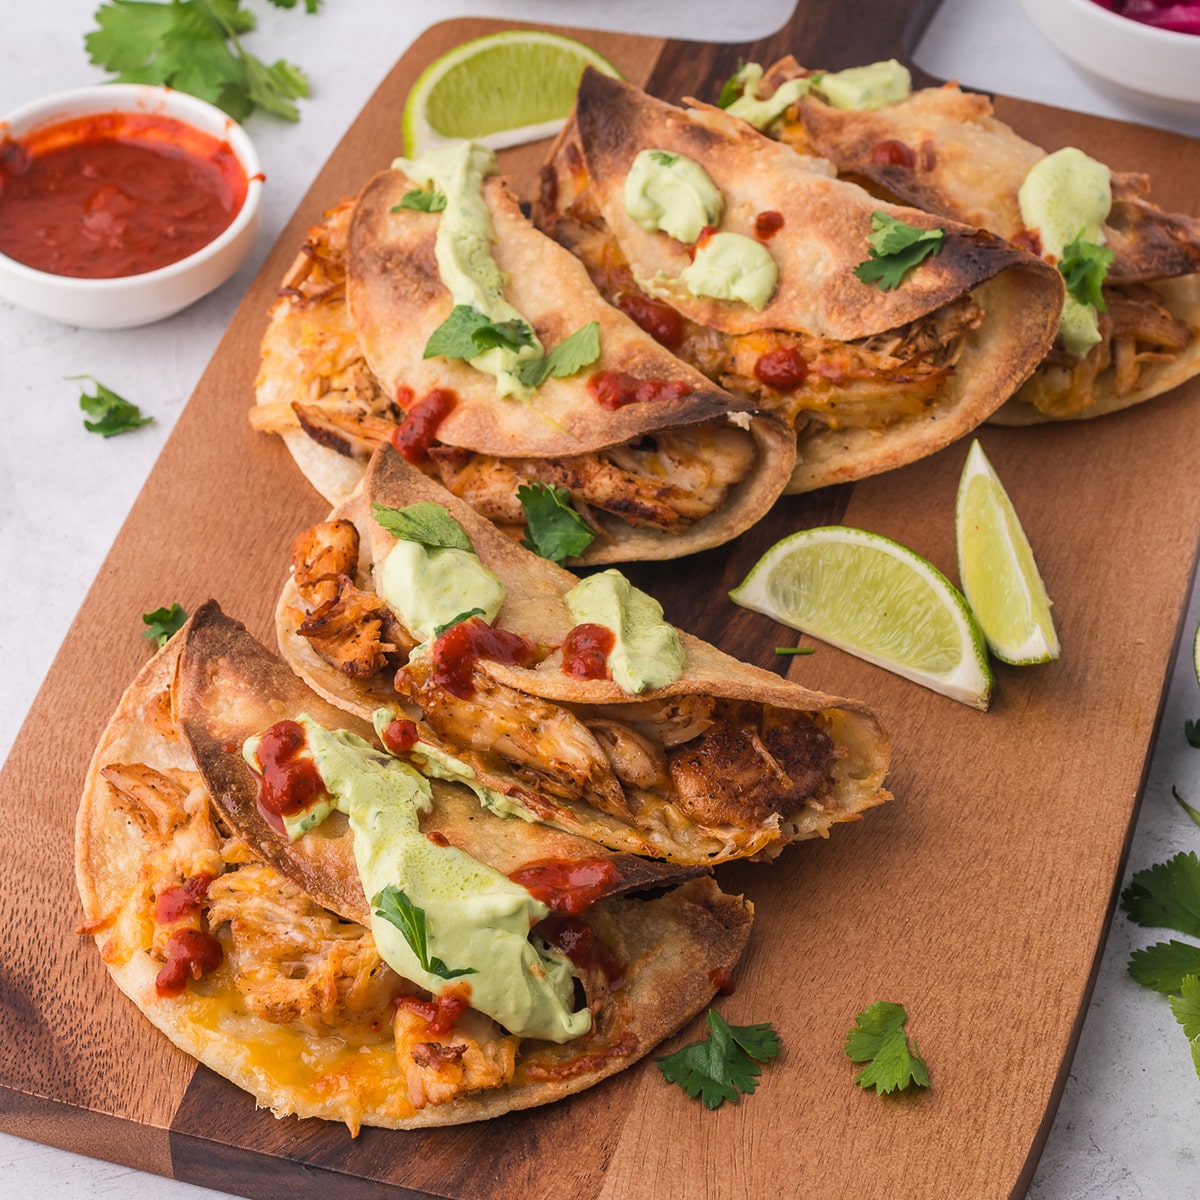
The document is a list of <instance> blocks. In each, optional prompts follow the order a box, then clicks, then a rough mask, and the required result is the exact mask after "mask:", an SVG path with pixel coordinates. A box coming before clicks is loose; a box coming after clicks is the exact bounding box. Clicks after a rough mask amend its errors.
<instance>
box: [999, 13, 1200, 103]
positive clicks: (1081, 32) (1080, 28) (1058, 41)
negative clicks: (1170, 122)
mask: <svg viewBox="0 0 1200 1200" xmlns="http://www.w3.org/2000/svg"><path fill="white" fill-rule="evenodd" d="M1021 5H1022V7H1023V8H1024V9H1025V13H1026V15H1027V16H1028V17H1029V19H1030V20H1031V21H1032V22H1033V23H1034V25H1035V26H1037V28H1038V30H1039V31H1040V32H1041V33H1042V34H1044V35H1045V37H1047V38H1048V39H1049V40H1050V41H1051V42H1052V43H1053V44H1054V46H1055V47H1056V48H1057V49H1058V50H1059V51H1060V52H1061V53H1062V54H1063V55H1064V56H1065V57H1066V58H1067V59H1069V60H1070V61H1071V63H1072V64H1073V65H1074V66H1076V67H1078V68H1079V69H1080V70H1081V71H1083V72H1084V73H1085V74H1086V75H1088V76H1090V77H1092V78H1093V79H1095V80H1096V81H1097V82H1098V83H1099V84H1101V85H1102V86H1104V87H1107V88H1108V89H1109V90H1111V91H1113V92H1114V93H1116V94H1117V95H1119V96H1120V97H1122V98H1123V99H1126V100H1131V101H1133V102H1134V103H1135V104H1141V105H1142V106H1144V107H1147V108H1151V109H1154V110H1157V111H1159V112H1166V113H1171V114H1173V115H1183V116H1189V117H1195V118H1196V119H1197V121H1200V33H1184V32H1178V31H1177V30H1176V29H1172V28H1158V27H1156V26H1155V25H1152V24H1146V23H1145V21H1144V20H1140V19H1137V18H1136V17H1135V16H1127V15H1124V12H1123V10H1124V9H1125V8H1126V7H1127V4H1126V3H1125V0H1104V2H1103V3H1097V0H1021ZM1177 7H1178V9H1179V10H1186V11H1188V12H1190V11H1191V10H1195V11H1196V12H1197V13H1198V14H1200V0H1188V2H1187V3H1185V4H1181V5H1178V6H1177ZM1143 9H1144V10H1145V11H1144V13H1143V17H1144V18H1145V19H1155V14H1156V13H1161V14H1162V15H1163V16H1165V17H1168V18H1169V16H1170V15H1171V14H1168V13H1166V12H1165V10H1164V9H1163V8H1161V7H1159V6H1158V4H1157V0H1146V2H1145V3H1144V4H1142V5H1141V6H1140V7H1136V6H1135V8H1134V9H1132V10H1131V11H1141V10H1143ZM1188 25H1189V27H1190V22H1188Z"/></svg>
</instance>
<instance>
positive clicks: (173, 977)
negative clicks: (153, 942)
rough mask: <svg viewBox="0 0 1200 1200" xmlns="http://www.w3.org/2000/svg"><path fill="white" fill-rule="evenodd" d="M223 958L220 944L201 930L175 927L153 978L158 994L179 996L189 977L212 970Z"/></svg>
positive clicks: (195, 977) (198, 975) (209, 934)
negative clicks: (162, 959) (160, 967)
mask: <svg viewBox="0 0 1200 1200" xmlns="http://www.w3.org/2000/svg"><path fill="white" fill-rule="evenodd" d="M224 957H225V953H224V951H223V950H222V949H221V943H220V942H218V941H217V939H216V938H215V937H213V935H212V934H211V933H205V932H204V930H203V929H177V930H176V931H175V932H174V933H173V934H171V936H170V938H169V939H168V940H167V957H166V961H165V962H164V963H163V965H162V969H161V970H160V971H159V973H158V975H157V976H155V979H154V990H155V991H156V992H157V993H158V994H159V995H160V996H178V995H179V993H180V992H182V991H183V989H184V988H185V987H187V981H188V980H189V979H199V978H200V976H201V975H207V974H208V973H209V971H215V970H216V969H217V968H218V967H219V966H220V965H221V960H222V959H223V958H224Z"/></svg>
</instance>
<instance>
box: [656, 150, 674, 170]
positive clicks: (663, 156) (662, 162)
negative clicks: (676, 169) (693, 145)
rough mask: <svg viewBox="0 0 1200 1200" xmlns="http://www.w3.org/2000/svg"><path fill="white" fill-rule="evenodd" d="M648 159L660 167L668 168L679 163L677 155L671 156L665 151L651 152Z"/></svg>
mask: <svg viewBox="0 0 1200 1200" xmlns="http://www.w3.org/2000/svg"><path fill="white" fill-rule="evenodd" d="M650 159H651V161H652V162H656V163H658V165H659V166H660V167H669V166H671V165H672V164H673V163H677V162H678V161H679V155H678V154H671V153H670V152H669V151H667V150H651V151H650Z"/></svg>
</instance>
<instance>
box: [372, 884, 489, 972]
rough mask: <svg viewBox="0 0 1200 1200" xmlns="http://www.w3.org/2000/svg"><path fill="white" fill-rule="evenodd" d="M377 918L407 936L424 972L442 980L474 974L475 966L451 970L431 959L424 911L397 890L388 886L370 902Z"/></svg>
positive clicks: (442, 963)
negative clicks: (380, 918)
mask: <svg viewBox="0 0 1200 1200" xmlns="http://www.w3.org/2000/svg"><path fill="white" fill-rule="evenodd" d="M371 905H372V907H373V908H374V909H375V915H376V916H377V917H382V918H383V920H385V921H388V922H390V923H391V924H392V925H395V927H396V928H397V929H398V930H400V932H401V933H402V934H404V940H405V941H406V942H407V943H408V944H409V947H410V949H411V950H412V952H413V953H414V954H415V955H416V956H417V961H418V962H419V963H420V964H421V969H422V970H423V971H428V972H429V974H430V975H436V976H437V977H438V978H439V979H457V978H458V977H459V976H460V975H474V974H475V973H476V971H475V968H474V967H463V968H461V969H460V970H456V971H452V970H451V969H450V968H449V967H447V966H446V964H445V963H444V962H442V960H441V959H440V958H430V957H429V942H428V934H427V932H426V929H425V910H424V909H423V908H418V907H417V906H416V905H415V904H414V903H413V902H412V901H411V900H410V899H409V898H408V897H407V896H406V895H405V894H404V893H403V892H402V891H401V890H400V889H399V888H398V887H396V886H395V885H394V884H390V883H389V884H388V886H387V887H385V888H384V889H383V891H382V892H380V893H379V895H377V896H376V897H375V899H374V900H372V901H371Z"/></svg>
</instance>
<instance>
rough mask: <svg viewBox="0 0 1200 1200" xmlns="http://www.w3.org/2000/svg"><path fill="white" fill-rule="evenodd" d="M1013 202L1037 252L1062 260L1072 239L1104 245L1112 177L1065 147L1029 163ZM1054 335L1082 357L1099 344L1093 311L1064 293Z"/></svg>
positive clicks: (1070, 351) (1093, 163)
mask: <svg viewBox="0 0 1200 1200" xmlns="http://www.w3.org/2000/svg"><path fill="white" fill-rule="evenodd" d="M1017 202H1018V204H1019V205H1020V207H1021V220H1022V221H1023V222H1024V223H1025V228H1026V229H1031V230H1034V231H1036V233H1037V235H1038V239H1039V241H1040V242H1041V244H1042V254H1043V255H1044V256H1045V257H1047V258H1051V259H1055V260H1058V261H1061V260H1062V257H1063V252H1064V250H1065V249H1066V248H1067V246H1069V245H1070V244H1071V243H1072V242H1073V241H1075V239H1076V238H1077V237H1082V238H1083V239H1084V240H1085V241H1088V242H1092V243H1093V244H1095V245H1097V246H1102V245H1103V244H1104V242H1105V236H1104V229H1103V228H1102V227H1103V225H1104V222H1105V221H1106V220H1107V218H1108V214H1109V210H1110V209H1111V208H1112V175H1111V172H1110V171H1109V169H1108V167H1106V166H1105V165H1104V164H1103V163H1099V162H1097V161H1096V160H1095V159H1094V158H1089V157H1088V156H1087V155H1086V154H1084V152H1083V151H1082V150H1076V149H1075V147H1074V146H1067V147H1064V148H1063V149H1062V150H1057V151H1055V152H1054V153H1053V154H1047V155H1046V157H1045V158H1043V159H1042V160H1041V161H1040V162H1037V163H1035V164H1034V166H1033V167H1032V169H1031V170H1030V172H1029V174H1028V175H1026V176H1025V182H1024V183H1022V184H1021V187H1020V190H1019V191H1018V192H1017ZM1058 336H1059V338H1060V339H1061V341H1062V344H1063V348H1064V349H1065V350H1066V351H1067V353H1069V354H1073V355H1074V356H1075V357H1076V358H1083V357H1084V355H1086V354H1087V352H1088V350H1089V349H1090V348H1091V347H1092V346H1094V345H1096V343H1097V342H1099V341H1100V323H1099V320H1098V319H1097V316H1096V309H1095V308H1094V307H1093V306H1092V305H1090V304H1084V303H1082V302H1081V301H1079V300H1076V299H1075V297H1074V296H1070V295H1068V296H1067V299H1066V303H1065V304H1064V305H1063V313H1062V321H1061V323H1060V325H1059V330H1058Z"/></svg>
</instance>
